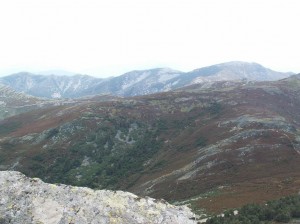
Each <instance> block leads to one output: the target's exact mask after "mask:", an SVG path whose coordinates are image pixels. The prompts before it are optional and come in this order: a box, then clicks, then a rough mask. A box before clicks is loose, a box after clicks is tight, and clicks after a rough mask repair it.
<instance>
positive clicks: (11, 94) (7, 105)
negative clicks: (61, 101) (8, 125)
mask: <svg viewBox="0 0 300 224" xmlns="http://www.w3.org/2000/svg"><path fill="white" fill-rule="evenodd" d="M48 104H52V105H53V104H54V102H53V101H52V103H51V102H47V101H46V100H43V99H40V98H37V97H33V96H29V95H26V94H23V93H19V92H16V91H15V90H13V89H11V88H10V87H7V86H4V85H1V84H0V120H3V119H4V118H7V117H10V116H14V115H16V114H20V113H23V112H27V111H31V110H34V109H37V108H42V107H46V106H47V105H48Z"/></svg>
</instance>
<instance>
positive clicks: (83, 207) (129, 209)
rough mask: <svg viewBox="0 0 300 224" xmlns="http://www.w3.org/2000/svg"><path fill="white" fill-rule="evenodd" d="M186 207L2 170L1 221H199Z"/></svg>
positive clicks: (187, 223)
mask: <svg viewBox="0 0 300 224" xmlns="http://www.w3.org/2000/svg"><path fill="white" fill-rule="evenodd" d="M194 219H195V218H194V214H193V213H192V212H191V211H190V209H189V208H187V207H177V206H173V205H170V204H168V203H167V202H164V201H160V200H155V199H153V198H149V197H146V198H139V197H138V196H136V195H134V194H131V193H128V192H123V191H108V190H96V191H95V190H91V189H89V188H84V187H72V186H67V185H53V184H47V183H44V182H42V181H41V180H40V179H37V178H33V179H31V178H28V177H26V176H24V175H23V174H21V173H19V172H15V171H2V172H0V223H22V224H24V223H44V224H50V223H51V224H52V223H53V224H54V223H60V224H63V223H81V224H84V223H118V224H119V223H172V224H175V223H185V224H189V223H196V221H195V220H194Z"/></svg>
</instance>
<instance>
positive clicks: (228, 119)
mask: <svg viewBox="0 0 300 224" xmlns="http://www.w3.org/2000/svg"><path fill="white" fill-rule="evenodd" d="M287 76H288V77H287ZM284 77H287V78H284ZM277 79H279V80H277ZM274 80H277V81H274ZM1 82H2V83H5V84H7V85H4V84H0V170H17V171H20V172H22V173H24V174H26V175H27V176H30V177H39V178H41V179H43V180H44V181H46V182H50V183H64V184H70V185H75V186H85V187H90V188H95V189H111V190H126V191H129V192H132V193H135V194H137V195H139V196H151V197H154V198H163V199H166V200H168V201H169V202H172V203H173V204H177V205H183V204H189V205H190V206H191V208H193V211H194V212H197V214H203V213H205V214H208V213H219V212H222V211H224V209H228V208H237V207H240V206H242V205H244V204H247V203H253V202H258V203H266V202H267V201H268V200H270V199H276V198H278V197H281V196H285V195H290V194H295V193H298V191H299V183H300V172H299V170H300V165H299V164H300V116H299V110H300V97H299V96H300V75H299V74H298V75H294V74H291V73H280V72H275V71H272V70H270V69H266V68H264V67H263V66H261V65H258V64H255V63H244V62H230V63H224V64H219V65H213V66H209V67H205V68H201V69H196V70H194V71H191V72H188V73H183V72H179V71H174V70H171V69H152V70H146V71H132V72H129V73H126V74H124V75H122V76H119V77H115V78H110V79H97V78H94V77H90V76H83V75H76V76H57V75H33V74H28V73H25V74H15V75H11V76H7V77H3V78H1ZM24 84H25V85H24ZM13 87H14V88H15V89H17V90H15V89H13ZM169 90H170V91H169ZM20 91H22V93H21V92H20ZM59 91H61V92H59ZM165 91H167V92H165ZM27 93H28V94H31V95H34V94H36V95H38V94H40V95H41V96H43V97H45V98H40V97H36V96H31V95H28V94H27ZM103 93H109V94H103ZM147 93H152V94H148V95H147ZM92 94H98V95H92ZM118 95H119V96H118ZM137 95H139V96H137ZM66 96H68V97H71V96H72V97H76V96H85V97H80V98H72V99H68V98H63V97H66ZM132 96H134V97H132ZM48 97H49V98H50V99H48ZM51 97H52V98H51ZM58 97H61V99H56V98H58ZM53 98H55V99H53ZM7 211H8V212H9V211H10V209H8V210H7ZM0 212H1V211H0ZM0 215H1V214H0ZM0 221H1V219H0Z"/></svg>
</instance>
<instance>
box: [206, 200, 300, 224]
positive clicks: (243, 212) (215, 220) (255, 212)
mask: <svg viewBox="0 0 300 224" xmlns="http://www.w3.org/2000/svg"><path fill="white" fill-rule="evenodd" d="M293 218H300V196H299V195H295V196H289V197H285V198H281V199H279V200H275V201H270V202H268V203H267V204H264V205H257V204H249V205H246V206H244V207H242V208H241V209H239V210H238V214H237V215H234V212H233V210H229V211H226V212H225V213H224V216H213V217H211V218H210V219H208V220H207V221H206V223H207V224H222V223H224V224H256V223H257V224H262V223H274V222H278V223H288V222H289V221H291V219H293Z"/></svg>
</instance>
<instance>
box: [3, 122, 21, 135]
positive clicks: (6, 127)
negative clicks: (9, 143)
mask: <svg viewBox="0 0 300 224" xmlns="http://www.w3.org/2000/svg"><path fill="white" fill-rule="evenodd" d="M20 126H21V123H20V122H15V121H12V122H9V123H4V124H1V125H0V135H4V134H9V133H11V132H13V131H15V130H17V129H18V128H19V127H20Z"/></svg>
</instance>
